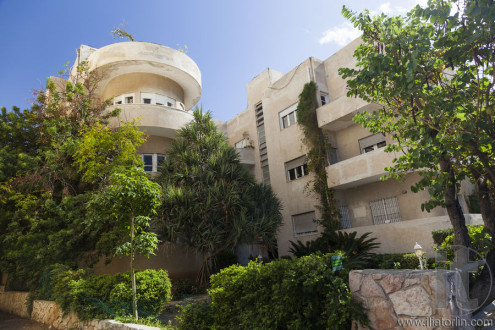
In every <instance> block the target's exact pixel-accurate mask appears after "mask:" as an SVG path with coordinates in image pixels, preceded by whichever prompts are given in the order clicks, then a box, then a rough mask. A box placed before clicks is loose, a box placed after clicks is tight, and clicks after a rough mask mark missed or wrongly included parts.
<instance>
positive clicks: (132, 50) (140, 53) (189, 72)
mask: <svg viewBox="0 0 495 330" xmlns="http://www.w3.org/2000/svg"><path fill="white" fill-rule="evenodd" d="M88 63H89V69H90V70H91V71H95V72H97V74H98V75H99V78H100V81H99V86H100V88H102V90H104V89H105V86H106V85H107V84H108V83H109V82H110V81H112V80H113V79H114V78H116V77H118V76H121V75H124V74H129V73H149V74H155V75H160V76H163V77H166V78H168V79H171V80H173V81H174V82H176V83H177V84H179V86H180V87H181V88H182V89H183V91H184V106H185V108H186V110H189V109H191V108H192V107H193V106H194V105H195V104H196V103H197V102H198V101H199V98H200V97H201V72H200V71H199V68H198V66H197V65H196V63H195V62H194V61H193V60H192V59H191V58H190V57H189V56H187V55H186V54H184V53H182V52H179V51H177V50H175V49H172V48H169V47H166V46H162V45H158V44H153V43H149V42H136V41H133V42H121V43H116V44H111V45H108V46H105V47H102V48H100V49H97V50H95V51H93V52H92V53H91V55H89V57H88Z"/></svg>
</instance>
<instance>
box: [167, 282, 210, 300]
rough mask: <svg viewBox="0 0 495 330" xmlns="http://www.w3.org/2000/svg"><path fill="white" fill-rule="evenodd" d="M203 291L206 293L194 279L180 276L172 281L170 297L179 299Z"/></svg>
mask: <svg viewBox="0 0 495 330" xmlns="http://www.w3.org/2000/svg"><path fill="white" fill-rule="evenodd" d="M203 293H206V291H205V289H204V288H203V287H202V286H201V285H200V284H199V283H198V282H196V281H195V280H192V279H189V278H181V279H177V280H173V281H172V297H173V298H172V299H174V300H180V299H184V298H187V297H190V296H192V295H197V294H203Z"/></svg>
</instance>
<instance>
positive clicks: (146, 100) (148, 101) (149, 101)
mask: <svg viewBox="0 0 495 330" xmlns="http://www.w3.org/2000/svg"><path fill="white" fill-rule="evenodd" d="M143 103H144V104H151V99H143Z"/></svg>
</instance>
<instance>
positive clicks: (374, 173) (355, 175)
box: [326, 148, 396, 189]
mask: <svg viewBox="0 0 495 330" xmlns="http://www.w3.org/2000/svg"><path fill="white" fill-rule="evenodd" d="M384 150H385V148H380V149H378V150H374V151H371V152H367V153H364V154H361V155H358V156H356V157H352V158H349V159H346V160H343V161H341V162H338V163H336V164H333V165H330V166H327V168H326V171H327V177H328V179H327V181H328V187H330V188H336V189H346V188H352V187H357V186H361V185H364V184H368V183H371V182H376V181H379V179H380V177H381V176H383V175H384V174H385V173H386V171H385V167H387V166H390V165H392V161H393V159H394V158H395V157H396V155H395V153H387V152H385V151H384Z"/></svg>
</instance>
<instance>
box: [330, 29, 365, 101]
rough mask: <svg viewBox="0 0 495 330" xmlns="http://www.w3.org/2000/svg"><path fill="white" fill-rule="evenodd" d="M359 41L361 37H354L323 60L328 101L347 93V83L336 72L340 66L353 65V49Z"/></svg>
mask: <svg viewBox="0 0 495 330" xmlns="http://www.w3.org/2000/svg"><path fill="white" fill-rule="evenodd" d="M360 43H361V37H359V38H356V39H354V40H353V41H351V42H350V43H349V44H347V45H346V46H344V47H343V48H342V49H340V50H339V51H338V52H336V53H335V54H333V55H332V56H330V57H329V58H327V59H326V60H325V61H324V64H325V71H326V76H327V86H328V91H329V97H330V101H332V100H336V99H338V98H339V97H342V96H345V95H346V94H347V83H346V81H345V80H344V79H342V78H341V77H340V75H339V74H338V70H339V68H341V67H353V66H354V64H355V60H354V57H353V56H352V55H353V54H354V50H355V49H356V47H357V46H358V45H359V44H360Z"/></svg>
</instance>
